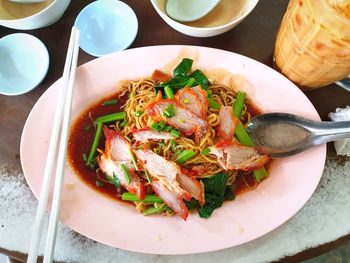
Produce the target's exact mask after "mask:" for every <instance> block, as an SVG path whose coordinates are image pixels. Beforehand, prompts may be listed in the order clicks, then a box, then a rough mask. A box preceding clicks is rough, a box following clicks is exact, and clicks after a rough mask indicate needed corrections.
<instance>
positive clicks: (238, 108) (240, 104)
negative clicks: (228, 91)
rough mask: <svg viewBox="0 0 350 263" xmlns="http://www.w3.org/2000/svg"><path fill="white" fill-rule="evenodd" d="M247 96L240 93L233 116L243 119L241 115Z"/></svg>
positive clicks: (234, 105) (238, 93)
mask: <svg viewBox="0 0 350 263" xmlns="http://www.w3.org/2000/svg"><path fill="white" fill-rule="evenodd" d="M245 96H246V93H245V92H242V91H238V92H237V95H236V100H235V103H234V104H233V115H234V116H235V117H236V118H238V119H239V118H240V117H241V113H242V110H243V107H244V100H245Z"/></svg>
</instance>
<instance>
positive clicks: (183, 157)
mask: <svg viewBox="0 0 350 263" xmlns="http://www.w3.org/2000/svg"><path fill="white" fill-rule="evenodd" d="M195 155H196V152H194V151H192V150H184V151H182V152H181V153H180V154H179V155H178V156H177V158H176V162H177V163H179V164H183V163H185V162H186V161H188V160H189V159H191V158H192V157H194V156H195Z"/></svg>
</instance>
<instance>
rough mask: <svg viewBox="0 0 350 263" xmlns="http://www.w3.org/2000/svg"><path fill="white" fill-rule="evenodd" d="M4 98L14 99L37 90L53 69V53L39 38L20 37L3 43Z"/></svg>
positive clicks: (0, 83) (0, 76)
mask: <svg viewBox="0 0 350 263" xmlns="http://www.w3.org/2000/svg"><path fill="white" fill-rule="evenodd" d="M0 61H1V63H0V94H3V95H8V96H13V95H20V94H24V93H26V92H28V91H30V90H32V89H34V88H35V87H36V86H37V85H39V84H40V82H41V81H42V80H43V79H44V78H45V76H46V74H47V71H48V69H49V63H50V59H49V53H48V51H47V49H46V47H45V45H44V44H43V43H42V42H41V41H40V40H39V39H38V38H36V37H34V36H32V35H29V34H24V33H16V34H11V35H7V36H5V37H3V38H1V39H0Z"/></svg>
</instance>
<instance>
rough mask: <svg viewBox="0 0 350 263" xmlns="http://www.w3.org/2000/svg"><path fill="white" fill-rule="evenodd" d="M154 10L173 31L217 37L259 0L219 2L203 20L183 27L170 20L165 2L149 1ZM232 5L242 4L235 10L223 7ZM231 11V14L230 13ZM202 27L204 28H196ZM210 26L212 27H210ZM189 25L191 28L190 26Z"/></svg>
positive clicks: (226, 0) (161, 0) (235, 23)
mask: <svg viewBox="0 0 350 263" xmlns="http://www.w3.org/2000/svg"><path fill="white" fill-rule="evenodd" d="M150 1H151V3H152V5H153V7H154V9H155V10H156V11H157V13H158V14H159V15H160V17H161V18H162V19H163V20H164V21H165V22H166V23H167V24H168V25H169V26H171V27H172V28H174V29H175V30H177V31H179V32H181V33H183V34H185V35H189V36H194V37H211V36H217V35H220V34H222V33H225V32H227V31H229V30H230V29H232V28H234V27H235V26H236V25H238V24H239V23H240V22H242V21H243V19H244V18H245V17H246V16H247V15H248V14H249V13H250V12H251V11H252V10H253V9H254V7H255V6H256V5H257V3H258V2H259V0H239V1H237V0H236V1H233V0H221V2H220V3H219V4H218V5H217V7H216V8H215V9H214V10H213V11H211V13H209V14H208V15H207V16H205V17H204V18H202V19H200V20H198V21H195V22H192V23H189V24H188V25H185V24H183V23H180V22H177V21H175V20H173V19H172V18H170V17H169V16H168V15H167V14H166V11H165V4H166V0H150ZM232 3H242V8H240V9H239V10H237V13H235V11H233V10H234V9H233V8H231V7H229V6H225V5H229V4H232ZM231 11H232V13H230V12H231ZM219 19H225V22H223V23H219V22H218V21H219ZM200 24H202V25H204V24H205V27H204V26H203V27H201V26H197V25H200ZM211 24H212V25H213V26H211ZM190 25H191V26H190Z"/></svg>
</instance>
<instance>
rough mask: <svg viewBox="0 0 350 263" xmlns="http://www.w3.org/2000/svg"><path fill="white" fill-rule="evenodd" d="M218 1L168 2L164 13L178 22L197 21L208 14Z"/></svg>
mask: <svg viewBox="0 0 350 263" xmlns="http://www.w3.org/2000/svg"><path fill="white" fill-rule="evenodd" d="M219 2H220V0H168V1H167V2H166V6H165V11H166V12H167V14H168V16H169V17H171V18H172V19H174V20H177V21H179V22H191V21H195V20H198V19H200V18H202V17H204V16H206V15H207V14H209V13H210V11H212V10H213V9H214V8H215V7H216V6H217V5H218V3H219Z"/></svg>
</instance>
